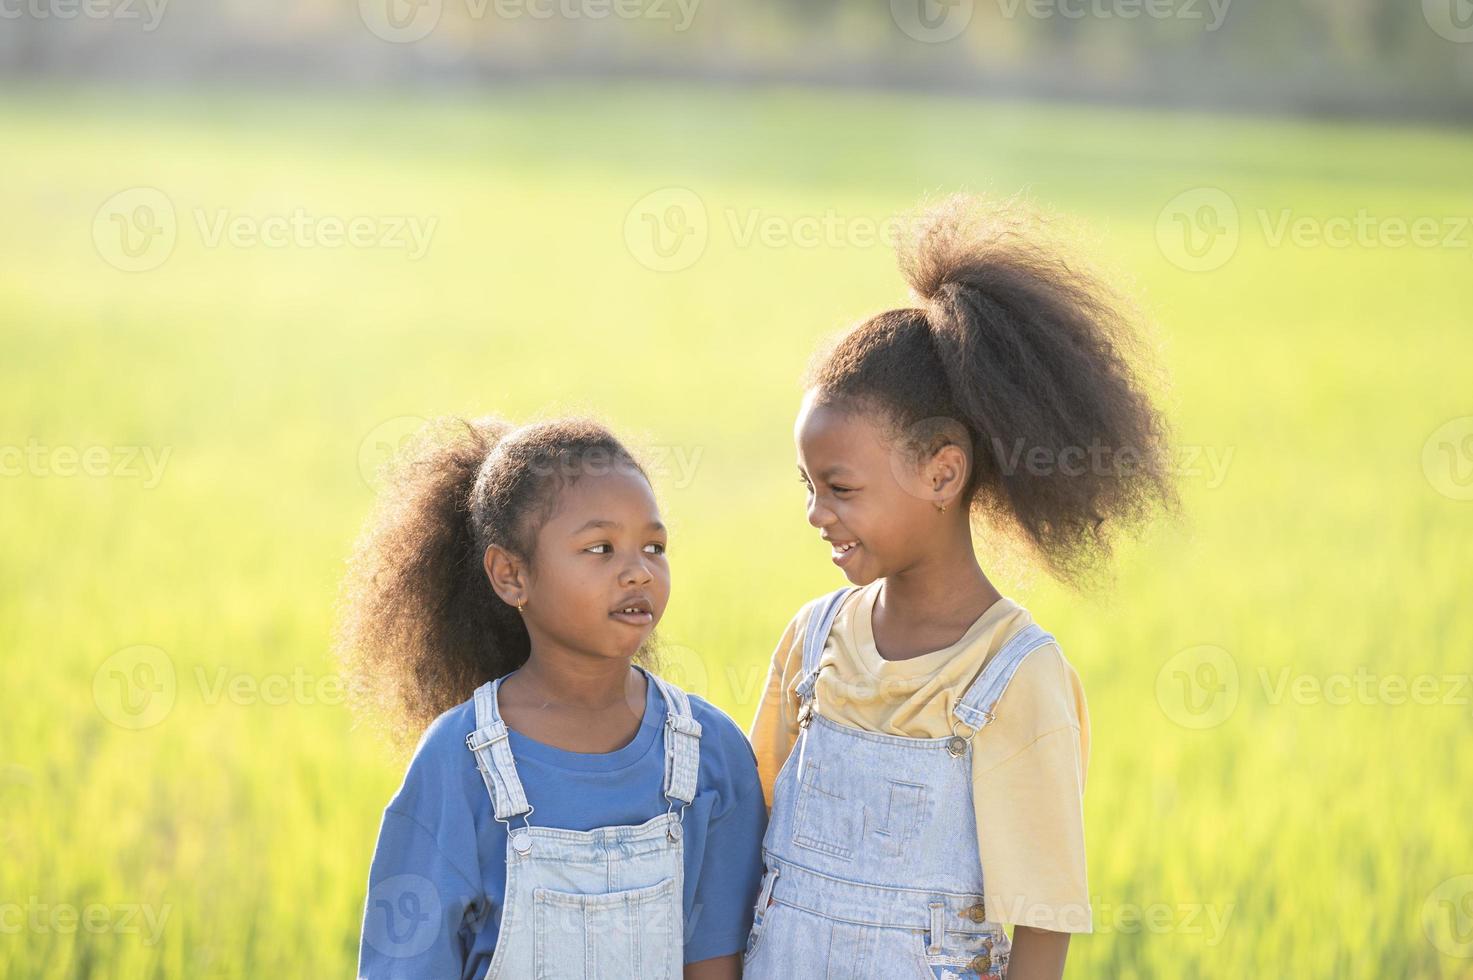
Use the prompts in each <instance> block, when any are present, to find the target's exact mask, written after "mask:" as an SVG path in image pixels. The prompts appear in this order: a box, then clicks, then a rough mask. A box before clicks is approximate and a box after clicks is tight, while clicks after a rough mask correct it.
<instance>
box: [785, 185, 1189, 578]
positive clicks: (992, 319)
mask: <svg viewBox="0 0 1473 980" xmlns="http://www.w3.org/2000/svg"><path fill="white" fill-rule="evenodd" d="M1046 224H1047V223H1046V221H1044V220H1043V219H1042V218H1041V217H1040V216H1038V215H1037V214H1036V213H1035V212H1033V211H1032V210H1031V209H1029V208H1028V207H1026V206H1025V205H1023V204H1021V203H1019V202H1017V201H1005V202H988V201H983V200H980V199H977V198H973V197H967V196H958V197H952V198H949V199H947V200H945V201H943V202H942V203H940V204H939V205H937V206H935V207H934V208H932V209H930V210H929V211H925V212H922V213H921V214H920V215H919V220H918V221H915V222H913V223H912V225H911V232H912V234H911V237H910V240H909V241H908V242H907V243H906V244H905V245H904V246H902V248H901V254H900V268H901V271H902V273H903V274H904V276H905V278H906V280H907V282H908V283H909V285H910V287H911V289H912V292H913V293H914V295H915V298H916V299H917V300H918V303H919V305H917V306H915V307H912V308H904V309H893V310H888V311H886V312H883V313H880V314H878V315H876V316H873V317H871V318H870V319H868V320H866V321H864V322H863V323H861V324H860V325H858V326H857V327H855V328H853V329H852V330H851V331H849V332H848V333H847V334H846V335H844V336H842V337H841V338H840V339H839V340H838V342H837V343H836V344H835V345H834V346H833V347H832V348H831V349H830V350H827V351H822V352H820V354H819V355H818V357H817V358H816V359H815V361H814V362H813V364H812V365H811V366H810V369H809V373H808V378H807V387H809V388H810V389H813V390H815V392H816V397H817V399H818V401H819V403H821V404H827V405H834V406H837V407H841V408H845V409H846V410H853V411H862V412H866V413H870V414H872V415H877V416H878V417H879V418H880V419H881V420H882V422H884V423H887V424H888V426H889V428H890V431H891V433H892V434H893V435H894V436H895V438H897V439H898V440H900V441H901V442H903V443H904V444H905V446H906V448H908V449H909V450H910V451H911V452H912V453H914V454H916V455H917V456H919V455H920V454H921V453H922V452H923V451H924V450H925V449H926V448H927V447H929V448H931V449H932V450H934V449H936V448H939V444H937V443H936V441H935V439H936V438H937V435H938V433H945V432H950V433H952V435H951V436H950V437H948V438H947V439H946V441H956V442H962V441H966V442H969V443H970V445H967V446H965V448H967V449H968V450H969V451H970V455H971V458H972V465H971V471H970V473H969V474H968V479H967V483H966V486H965V488H964V491H963V492H964V495H965V499H966V500H967V501H968V502H969V505H970V512H971V514H972V516H973V517H974V518H977V517H981V518H984V519H986V520H987V521H988V522H990V523H991V524H992V526H994V527H997V528H1000V529H1002V530H1004V531H1011V532H1013V534H1014V536H1015V537H1017V538H1020V539H1021V540H1022V541H1023V543H1024V544H1025V546H1027V547H1028V548H1029V550H1030V551H1031V552H1032V553H1033V554H1035V555H1036V556H1037V557H1038V558H1039V559H1040V560H1041V561H1042V563H1043V565H1044V567H1045V568H1046V570H1047V571H1049V573H1050V574H1052V575H1053V576H1054V577H1056V578H1058V579H1060V580H1061V581H1064V582H1066V583H1068V584H1071V585H1074V586H1079V585H1081V584H1083V583H1084V582H1085V581H1086V580H1087V579H1088V578H1089V577H1090V576H1091V574H1092V573H1093V572H1094V571H1095V570H1097V569H1098V568H1099V567H1100V566H1101V565H1102V564H1103V563H1104V562H1105V561H1106V560H1107V559H1108V558H1109V557H1110V555H1111V552H1112V542H1113V541H1114V537H1115V532H1116V531H1118V530H1121V529H1131V530H1134V529H1138V528H1139V527H1140V526H1142V525H1143V524H1144V523H1145V522H1146V520H1147V519H1148V518H1149V517H1151V516H1152V515H1153V513H1154V512H1155V511H1156V510H1157V509H1158V508H1161V509H1166V510H1174V509H1175V508H1176V506H1177V498H1176V490H1175V485H1174V481H1173V478H1172V473H1171V468H1170V463H1169V451H1168V433H1167V429H1168V427H1167V423H1166V420H1165V418H1164V416H1163V414H1162V413H1161V412H1160V411H1159V410H1158V409H1157V408H1156V407H1155V405H1154V404H1153V403H1152V401H1151V398H1150V397H1149V395H1148V392H1147V390H1146V386H1145V384H1144V383H1143V380H1144V379H1143V375H1142V373H1141V371H1140V370H1139V369H1138V368H1137V366H1136V365H1137V363H1138V362H1139V361H1141V360H1142V358H1141V357H1140V351H1139V349H1138V348H1139V342H1138V338H1137V337H1136V335H1135V332H1134V329H1133V328H1134V322H1133V319H1134V318H1133V316H1132V315H1131V314H1130V313H1128V307H1127V304H1125V303H1124V302H1122V301H1121V300H1120V299H1119V298H1117V297H1116V296H1115V294H1114V293H1113V292H1112V291H1111V290H1110V289H1108V288H1107V287H1106V286H1105V285H1104V282H1103V280H1102V279H1100V278H1099V277H1098V276H1096V275H1094V274H1093V273H1091V272H1088V271H1086V269H1085V268H1084V266H1083V265H1081V264H1080V263H1079V262H1078V261H1077V260H1075V259H1073V258H1071V257H1070V255H1069V250H1068V249H1067V248H1064V247H1063V246H1062V245H1061V243H1060V242H1059V241H1056V240H1055V236H1052V235H1050V234H1048V229H1047V227H1046ZM938 423H942V424H941V425H940V427H939V428H938ZM963 430H964V431H963ZM1086 456H1087V457H1088V461H1089V462H1088V465H1085V457H1086Z"/></svg>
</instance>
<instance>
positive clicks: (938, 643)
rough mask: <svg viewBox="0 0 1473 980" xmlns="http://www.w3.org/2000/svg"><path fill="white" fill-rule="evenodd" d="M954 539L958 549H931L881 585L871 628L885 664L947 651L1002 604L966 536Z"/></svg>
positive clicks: (969, 539) (949, 547)
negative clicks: (993, 608)
mask: <svg viewBox="0 0 1473 980" xmlns="http://www.w3.org/2000/svg"><path fill="white" fill-rule="evenodd" d="M958 537H959V538H961V546H960V547H952V546H946V547H941V548H937V549H934V550H932V551H930V552H928V553H926V555H925V556H924V557H923V558H922V559H921V560H919V561H917V562H915V563H913V564H911V565H909V566H907V567H906V568H904V569H901V570H899V571H897V572H895V573H893V574H891V575H889V576H887V577H886V578H885V579H884V580H883V581H882V582H881V585H880V594H879V596H878V597H877V598H876V601H875V607H874V617H873V622H872V626H873V633H874V637H875V645H876V647H877V648H878V650H879V651H880V655H881V656H882V657H884V658H885V659H887V660H906V659H910V658H912V657H916V656H920V655H922V654H924V653H928V652H931V651H934V650H940V649H943V648H945V647H947V646H950V645H951V644H953V643H955V642H956V641H957V640H959V639H961V637H962V636H963V635H964V634H965V633H966V631H967V630H968V629H969V628H970V627H971V626H972V624H973V623H975V622H976V621H977V619H978V618H980V617H981V615H982V614H983V613H984V612H986V611H987V610H988V609H990V608H991V607H992V606H993V604H994V603H996V602H997V601H998V600H1000V599H1001V598H1002V593H1000V592H999V591H998V590H997V589H996V588H995V587H994V586H993V584H992V582H991V581H989V580H988V578H987V574H986V573H985V572H983V571H982V566H981V565H980V564H978V562H977V556H976V554H975V552H974V551H973V550H972V541H971V536H970V534H968V535H965V536H964V537H962V536H958Z"/></svg>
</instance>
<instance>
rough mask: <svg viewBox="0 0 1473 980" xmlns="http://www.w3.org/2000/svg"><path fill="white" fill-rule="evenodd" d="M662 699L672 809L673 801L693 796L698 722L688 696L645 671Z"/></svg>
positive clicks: (698, 759)
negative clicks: (663, 702)
mask: <svg viewBox="0 0 1473 980" xmlns="http://www.w3.org/2000/svg"><path fill="white" fill-rule="evenodd" d="M644 675H645V677H647V678H649V681H650V683H652V684H654V685H655V686H656V687H657V688H659V690H660V694H661V696H663V697H664V698H665V798H666V799H667V800H670V806H671V808H672V809H673V808H674V806H675V801H676V800H679V801H680V802H681V804H682V806H681V813H682V814H683V813H684V812H685V805H688V804H689V803H690V801H691V800H693V799H695V798H696V779H697V777H698V776H699V775H700V772H701V723H700V722H698V721H696V719H695V716H694V715H692V714H691V710H690V698H689V696H687V695H686V693H685V692H684V691H682V690H681V689H680V688H678V687H676V686H675V685H674V684H671V683H670V682H668V681H666V680H664V679H663V678H660V677H656V676H655V675H654V674H652V673H650V672H649V671H645V672H644Z"/></svg>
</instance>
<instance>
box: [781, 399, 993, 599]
mask: <svg viewBox="0 0 1473 980" xmlns="http://www.w3.org/2000/svg"><path fill="white" fill-rule="evenodd" d="M793 434H794V439H795V441H796V442H797V447H798V472H799V474H800V475H801V477H802V481H803V483H804V485H806V486H807V488H808V523H810V524H812V525H813V526H814V527H816V528H818V531H819V536H820V537H822V538H823V539H824V540H825V541H826V542H828V543H829V547H830V557H831V558H832V560H833V562H834V564H835V565H838V566H839V568H840V569H842V570H843V572H844V577H845V578H847V579H849V581H850V582H852V583H854V584H855V585H867V584H869V583H870V582H873V581H874V580H875V579H879V578H886V577H889V576H891V575H894V574H896V573H897V572H902V571H905V570H906V569H908V568H910V567H911V566H912V565H914V564H915V563H916V562H918V561H919V560H921V559H922V558H923V557H924V556H925V555H926V554H927V553H928V552H929V551H930V549H931V547H932V545H933V543H934V542H935V541H936V540H937V535H938V534H942V533H946V532H948V531H949V530H950V524H951V522H950V521H946V520H943V516H951V515H950V514H948V515H942V514H941V512H940V511H938V509H937V506H936V505H937V504H938V503H948V504H949V503H951V502H952V501H953V500H954V498H955V495H956V486H957V485H959V484H958V483H957V482H956V481H958V480H959V479H960V478H961V477H962V476H964V469H963V470H962V472H960V473H958V472H955V471H954V468H953V466H952V464H953V463H955V461H956V459H957V457H958V452H957V451H956V449H955V447H951V450H952V451H951V452H949V453H947V454H946V455H947V456H948V457H949V458H950V459H951V461H952V463H948V462H947V461H946V460H940V459H939V455H940V454H938V458H937V459H932V460H929V461H926V462H923V463H918V462H916V461H915V460H914V459H912V458H910V457H909V456H908V454H906V453H905V452H904V451H902V449H901V448H900V447H899V446H897V445H895V444H894V443H893V441H892V436H891V434H890V433H889V432H888V431H887V430H886V429H885V428H884V426H883V425H882V424H881V423H880V421H879V420H877V419H874V418H872V417H870V416H869V415H867V414H866V413H863V412H854V411H846V410H844V409H843V408H838V407H834V406H832V405H820V404H818V403H817V401H816V395H815V392H812V391H810V392H809V393H808V395H807V396H806V397H805V398H804V399H803V406H802V408H800V409H799V411H798V420H797V423H796V425H795V426H794V433H793Z"/></svg>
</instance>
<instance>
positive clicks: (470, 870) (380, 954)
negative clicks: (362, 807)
mask: <svg viewBox="0 0 1473 980" xmlns="http://www.w3.org/2000/svg"><path fill="white" fill-rule="evenodd" d="M466 710H469V709H467V708H460V709H451V710H450V711H447V712H446V713H445V714H443V715H441V716H440V717H439V718H438V719H436V720H435V721H434V722H433V723H432V724H431V725H430V726H429V727H428V728H427V729H426V730H425V733H424V735H423V736H421V738H420V742H419V745H418V746H417V747H416V748H415V751H414V756H413V758H412V759H411V760H410V762H409V768H408V770H407V771H406V772H405V774H404V781H403V783H402V784H401V785H400V786H399V789H398V791H397V792H396V793H395V794H394V798H393V799H392V800H390V801H389V804H388V806H387V807H385V808H384V815H383V822H382V824H381V825H380V828H379V835H378V842H377V844H376V845H375V847H374V852H373V861H372V863H371V864H370V865H369V872H368V897H367V899H366V901H365V902H364V908H363V932H362V936H361V939H360V943H359V951H358V976H359V978H360V980H369V978H371V980H380V978H383V980H389V978H394V980H397V978H400V977H403V978H409V977H460V976H463V975H464V972H465V966H466V960H467V957H468V956H469V951H470V948H471V946H472V943H473V940H474V937H475V929H476V928H477V927H479V926H480V925H481V924H482V923H483V921H484V917H485V916H486V915H487V914H489V911H490V906H489V901H488V899H487V896H486V894H485V887H484V886H483V885H482V884H480V870H479V868H480V865H479V859H478V854H479V846H478V841H477V836H476V818H475V814H474V812H473V808H472V806H471V803H470V798H469V797H468V795H467V794H468V793H469V792H470V791H472V790H474V789H475V788H476V785H475V783H479V781H480V780H479V776H478V775H473V774H474V773H475V769H474V767H473V766H470V765H467V764H465V761H464V760H462V759H461V754H462V753H465V754H468V753H466V750H465V747H464V746H465V741H464V736H463V735H461V734H460V733H461V732H462V731H465V730H468V724H469V723H468V721H467V719H466V718H465V717H464V714H465V711H466ZM456 749H458V750H459V751H458V752H457V751H455V750H456ZM472 779H474V780H475V783H471V782H470V780H472ZM497 897H498V900H499V898H500V896H499V895H498V896H497Z"/></svg>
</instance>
